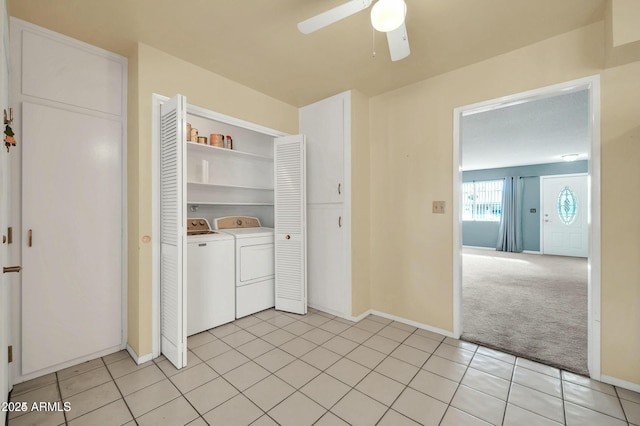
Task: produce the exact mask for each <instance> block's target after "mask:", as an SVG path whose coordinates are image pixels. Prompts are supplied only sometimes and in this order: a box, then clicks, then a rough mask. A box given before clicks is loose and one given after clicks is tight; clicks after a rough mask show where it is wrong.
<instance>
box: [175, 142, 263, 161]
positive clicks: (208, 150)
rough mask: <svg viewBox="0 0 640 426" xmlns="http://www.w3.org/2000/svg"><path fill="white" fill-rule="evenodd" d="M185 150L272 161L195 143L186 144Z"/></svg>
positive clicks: (254, 155)
mask: <svg viewBox="0 0 640 426" xmlns="http://www.w3.org/2000/svg"><path fill="white" fill-rule="evenodd" d="M187 149H190V150H194V151H197V152H201V153H205V154H207V153H209V154H221V155H229V156H232V157H233V156H235V157H240V158H249V159H254V160H261V161H273V157H267V156H265V155H259V154H252V153H250V152H243V151H237V150H235V149H226V148H218V147H217V146H211V145H205V144H202V143H196V142H187Z"/></svg>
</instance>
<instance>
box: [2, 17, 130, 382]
mask: <svg viewBox="0 0 640 426" xmlns="http://www.w3.org/2000/svg"><path fill="white" fill-rule="evenodd" d="M11 64H12V73H11V105H12V107H13V108H14V112H15V122H14V124H15V128H14V131H15V133H16V139H17V141H18V145H17V147H16V148H15V149H16V151H15V155H14V154H13V153H12V154H11V169H12V185H11V186H12V196H13V200H14V203H15V204H14V207H13V211H12V212H11V213H10V215H11V216H10V217H11V221H12V224H13V225H14V242H15V246H13V247H12V250H13V251H15V252H19V253H18V254H19V258H20V261H21V262H22V267H23V270H22V272H21V274H20V275H21V281H20V282H17V283H14V285H13V286H12V300H14V304H13V305H12V308H13V315H12V325H13V327H14V330H15V333H14V334H13V335H12V339H13V340H12V343H13V346H14V364H13V368H12V373H13V375H14V382H19V381H22V380H27V379H29V378H33V377H36V376H38V375H42V374H46V373H48V372H50V371H54V370H57V369H60V368H64V367H67V366H70V365H73V364H78V363H80V362H83V361H86V360H88V359H91V358H95V357H97V356H101V355H105V354H108V353H110V352H115V351H117V350H120V349H122V348H123V345H124V336H123V292H124V290H125V287H124V281H125V279H126V278H125V276H126V274H125V271H124V259H125V258H126V249H127V245H126V214H125V212H124V197H125V193H126V182H125V181H124V167H125V164H126V162H125V147H126V99H127V95H126V70H127V60H126V58H124V57H121V56H118V55H115V54H113V53H110V52H107V51H104V50H102V49H98V48H95V47H92V46H89V45H87V44H85V43H80V42H78V41H77V40H73V39H71V38H68V37H65V36H62V35H60V34H57V33H54V32H52V31H49V30H46V29H44V28H40V27H37V26H35V25H32V24H29V23H27V22H24V21H20V20H18V19H15V18H12V19H11ZM14 179H15V181H14ZM16 188H19V189H16ZM14 254H16V253H12V256H13V255H14ZM16 293H17V294H16ZM16 348H18V349H17V350H16Z"/></svg>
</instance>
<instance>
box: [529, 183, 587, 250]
mask: <svg viewBox="0 0 640 426" xmlns="http://www.w3.org/2000/svg"><path fill="white" fill-rule="evenodd" d="M587 178H588V176H587V175H586V174H579V175H561V176H542V177H541V185H540V189H541V197H540V198H541V202H542V205H541V212H542V227H541V230H540V231H541V240H542V244H541V247H542V253H543V254H553V255H559V256H577V257H587V256H588V253H589V245H588V242H589V233H588V225H587V223H588V222H587V216H588V207H589V196H588V190H587Z"/></svg>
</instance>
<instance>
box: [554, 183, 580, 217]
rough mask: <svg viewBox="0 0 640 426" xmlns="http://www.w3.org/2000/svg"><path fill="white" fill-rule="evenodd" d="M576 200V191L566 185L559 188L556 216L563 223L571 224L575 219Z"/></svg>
mask: <svg viewBox="0 0 640 426" xmlns="http://www.w3.org/2000/svg"><path fill="white" fill-rule="evenodd" d="M577 211H578V200H577V198H576V193H575V192H573V191H572V190H571V188H569V187H568V186H565V187H564V188H562V189H561V190H560V194H558V217H559V218H560V220H561V221H562V223H564V224H565V225H571V224H572V223H573V221H574V220H576V213H577Z"/></svg>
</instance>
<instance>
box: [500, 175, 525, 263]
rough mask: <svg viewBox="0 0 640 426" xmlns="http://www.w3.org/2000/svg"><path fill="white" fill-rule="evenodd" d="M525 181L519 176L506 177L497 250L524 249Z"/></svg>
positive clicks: (514, 250) (516, 250) (519, 250)
mask: <svg viewBox="0 0 640 426" xmlns="http://www.w3.org/2000/svg"><path fill="white" fill-rule="evenodd" d="M523 188H524V182H523V180H522V179H520V178H519V177H518V176H510V177H506V178H505V179H504V186H503V187H502V215H501V217H500V230H499V231H498V243H497V245H496V250H498V251H510V252H517V253H519V252H521V251H522V192H523Z"/></svg>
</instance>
